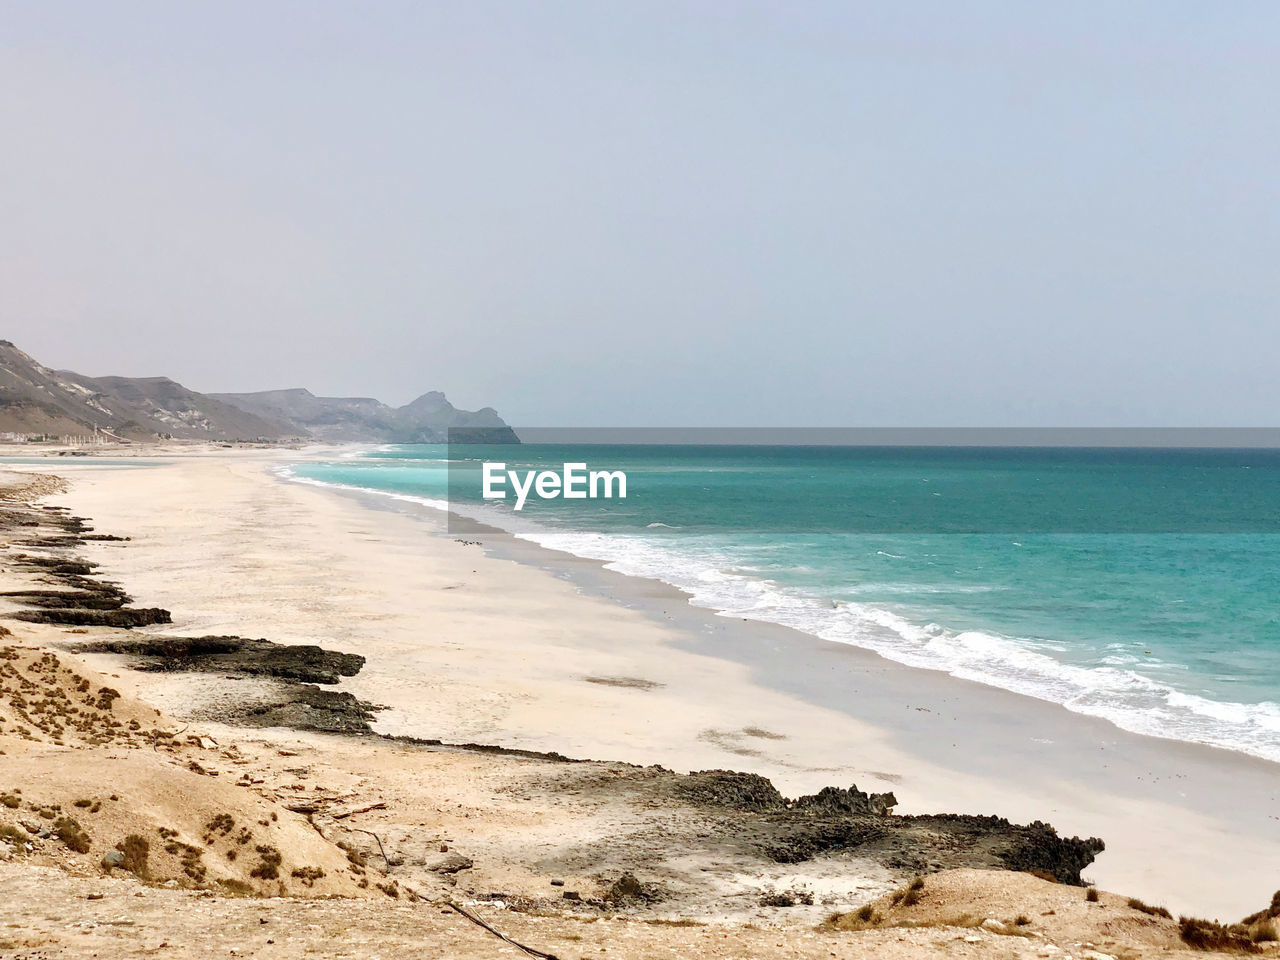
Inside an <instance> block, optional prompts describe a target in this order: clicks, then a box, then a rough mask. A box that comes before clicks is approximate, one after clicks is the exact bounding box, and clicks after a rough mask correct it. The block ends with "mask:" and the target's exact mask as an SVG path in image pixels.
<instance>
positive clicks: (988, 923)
mask: <svg viewBox="0 0 1280 960" xmlns="http://www.w3.org/2000/svg"><path fill="white" fill-rule="evenodd" d="M982 929H983V930H990V931H991V932H992V933H1001V932H1003V931H1004V930H1005V929H1006V928H1005V925H1004V924H1003V923H1001V922H1000V921H999V920H992V919H991V918H989V917H988V918H987V919H986V920H983V921H982Z"/></svg>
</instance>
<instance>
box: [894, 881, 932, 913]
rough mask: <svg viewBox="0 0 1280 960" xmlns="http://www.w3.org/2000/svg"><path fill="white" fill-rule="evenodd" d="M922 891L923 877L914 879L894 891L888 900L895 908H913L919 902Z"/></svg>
mask: <svg viewBox="0 0 1280 960" xmlns="http://www.w3.org/2000/svg"><path fill="white" fill-rule="evenodd" d="M923 890H924V877H916V878H915V879H914V880H912V881H911V883H909V884H908V885H907V886H905V887H903V888H902V889H900V890H895V891H894V892H893V896H891V897H890V898H889V900H890V902H892V903H893V905H894V906H895V907H914V906H915V905H916V904H917V903H919V902H920V894H921V892H923Z"/></svg>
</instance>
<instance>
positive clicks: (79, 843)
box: [53, 817, 90, 853]
mask: <svg viewBox="0 0 1280 960" xmlns="http://www.w3.org/2000/svg"><path fill="white" fill-rule="evenodd" d="M53 835H54V836H55V837H57V838H58V839H59V840H61V841H62V842H63V843H64V844H66V845H67V849H68V850H73V851H75V852H76V853H88V852H89V846H90V841H89V834H87V833H85V832H84V828H82V827H81V826H80V824H79V823H77V822H76V821H75V820H74V819H72V818H71V817H59V818H58V820H57V822H55V823H54V825H53Z"/></svg>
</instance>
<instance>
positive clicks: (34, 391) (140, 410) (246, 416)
mask: <svg viewBox="0 0 1280 960" xmlns="http://www.w3.org/2000/svg"><path fill="white" fill-rule="evenodd" d="M95 428H97V429H99V430H105V431H108V432H110V433H112V434H115V435H117V436H120V437H124V438H125V439H130V440H147V439H155V437H156V436H157V434H167V435H170V436H173V437H177V438H180V439H187V440H252V439H259V438H265V439H272V440H274V439H281V438H284V437H289V436H294V435H295V431H294V430H293V428H292V427H290V426H289V425H287V424H283V423H279V422H276V421H271V420H268V419H266V418H263V417H260V416H257V415H256V414H252V413H247V412H245V411H244V410H240V409H237V408H236V407H233V406H231V405H229V404H225V403H223V402H221V401H219V400H215V399H213V398H212V397H207V396H205V395H204V394H200V393H196V392H195V391H194V390H188V389H187V388H186V387H184V386H183V385H182V384H180V383H176V382H174V381H173V380H170V379H168V378H167V377H148V378H143V379H132V378H128V377H97V378H95V377H86V376H82V375H81V374H78V373H72V372H70V371H66V370H51V369H49V368H48V367H46V366H44V365H42V364H40V363H38V362H36V361H35V360H34V359H32V358H31V357H30V356H28V355H27V354H25V353H23V352H22V351H21V350H19V349H18V348H17V347H15V346H14V345H13V344H12V343H10V342H9V341H8V340H0V431H4V432H14V433H52V434H62V435H84V434H91V433H93V431H94V429H95Z"/></svg>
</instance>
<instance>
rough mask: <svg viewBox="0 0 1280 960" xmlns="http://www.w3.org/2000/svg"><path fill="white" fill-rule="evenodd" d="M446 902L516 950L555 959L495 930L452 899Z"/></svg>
mask: <svg viewBox="0 0 1280 960" xmlns="http://www.w3.org/2000/svg"><path fill="white" fill-rule="evenodd" d="M447 903H448V904H449V906H450V907H451V908H453V909H454V910H456V911H457V912H458V913H460V914H462V915H463V916H464V917H466V918H467V919H468V920H470V921H471V922H472V923H474V924H476V925H477V926H480V927H484V929H486V930H488V931H489V932H490V933H492V934H493V935H494V936H495V937H497V938H498V939H499V940H504V941H506V942H507V943H509V944H511V945H512V946H513V947H515V948H516V949H517V950H523V951H524V952H525V953H527V954H528V955H529V956H531V957H538V958H540V960H557V957H556V955H555V954H553V953H544V952H543V951H541V950H537V949H535V948H534V947H526V946H525V945H524V944H523V943H520V942H519V941H518V940H512V939H511V938H510V937H508V936H507V935H506V934H505V933H503V932H502V931H500V930H495V929H494V928H493V927H491V926H489V924H487V923H485V922H484V921H483V920H481V919H480V918H479V917H477V916H476V915H475V914H474V913H471V912H470V911H469V910H465V909H463V908H462V907H460V906H458V905H457V904H456V903H454V902H453V901H452V900H449V901H447Z"/></svg>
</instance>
